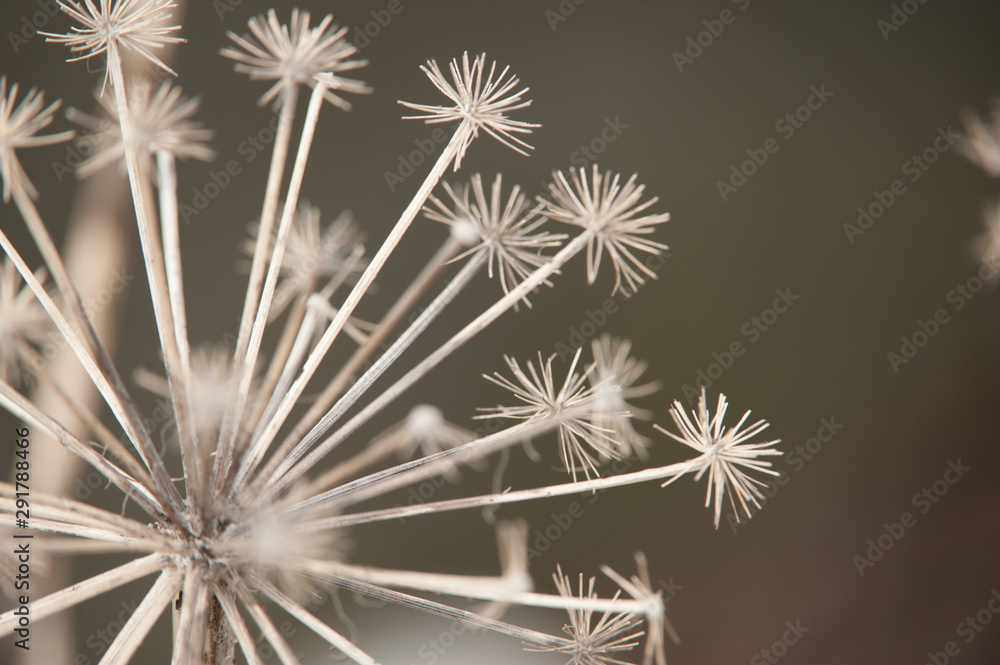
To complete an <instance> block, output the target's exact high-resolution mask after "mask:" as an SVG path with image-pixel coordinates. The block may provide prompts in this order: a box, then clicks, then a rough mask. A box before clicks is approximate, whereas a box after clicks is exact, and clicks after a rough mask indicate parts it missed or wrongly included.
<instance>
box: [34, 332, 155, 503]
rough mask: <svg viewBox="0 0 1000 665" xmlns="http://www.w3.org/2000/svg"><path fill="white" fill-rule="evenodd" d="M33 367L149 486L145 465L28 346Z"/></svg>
mask: <svg viewBox="0 0 1000 665" xmlns="http://www.w3.org/2000/svg"><path fill="white" fill-rule="evenodd" d="M25 351H26V353H27V354H28V356H29V358H31V362H32V365H33V367H34V368H35V377H36V378H37V379H38V381H39V383H40V385H43V386H45V387H46V388H47V389H48V390H50V391H51V392H52V394H53V395H55V396H56V397H57V398H58V399H59V400H61V401H62V403H63V404H64V405H65V406H66V408H67V409H69V411H70V412H71V413H72V414H73V415H74V416H76V417H77V418H79V419H80V421H81V422H82V423H83V424H84V425H85V426H86V427H87V428H88V429H89V430H90V432H92V433H93V434H94V436H96V437H97V440H98V441H99V442H100V444H101V445H102V446H104V448H105V450H110V451H111V453H112V454H113V455H114V456H115V458H116V459H118V461H120V462H121V463H122V465H123V466H124V467H125V469H126V470H127V471H128V472H129V473H130V474H132V476H133V477H135V479H136V480H138V481H139V482H140V483H142V484H144V485H146V486H151V485H152V483H153V481H152V478H150V477H149V473H148V472H147V471H146V469H145V467H143V466H142V464H140V463H139V461H138V460H136V458H135V457H133V455H132V454H131V453H130V452H129V450H128V448H126V447H125V445H124V444H123V443H122V442H121V441H119V440H118V438H117V437H116V436H115V435H114V434H112V433H111V430H109V429H108V428H107V427H105V425H104V423H102V422H101V420H100V418H98V417H97V416H96V415H95V414H94V412H93V411H91V410H90V409H89V408H88V407H87V405H86V404H81V403H80V402H79V401H78V400H77V399H76V398H74V397H73V396H72V395H68V394H67V393H66V391H65V390H63V389H62V386H60V385H59V384H58V383H57V382H56V380H55V379H54V378H53V377H52V373H51V372H49V368H48V365H47V364H45V362H44V361H43V359H42V357H41V356H39V355H38V354H37V353H36V352H35V351H34V350H33V349H31V348H30V347H29V348H27V349H25Z"/></svg>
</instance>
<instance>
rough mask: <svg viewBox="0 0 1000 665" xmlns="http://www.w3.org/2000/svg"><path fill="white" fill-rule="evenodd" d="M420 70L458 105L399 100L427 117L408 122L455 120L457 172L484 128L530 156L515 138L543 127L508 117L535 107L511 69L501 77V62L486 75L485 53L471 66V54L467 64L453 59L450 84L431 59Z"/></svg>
mask: <svg viewBox="0 0 1000 665" xmlns="http://www.w3.org/2000/svg"><path fill="white" fill-rule="evenodd" d="M420 69H422V70H423V71H424V73H425V74H427V78H429V79H430V80H431V83H433V84H434V86H435V87H436V88H437V89H438V90H440V91H441V92H442V93H444V95H445V96H446V97H448V99H450V100H451V101H452V102H454V104H455V105H454V106H437V105H433V104H412V103H410V102H403V101H401V102H399V103H400V104H402V105H403V106H405V107H407V108H410V109H413V110H414V111H418V112H420V113H421V114H422V115H411V116H404V118H405V119H407V120H423V121H424V122H426V123H428V124H431V123H439V122H454V121H458V122H459V123H460V124H459V128H458V130H457V132H456V136H455V139H453V140H454V141H457V142H458V153H457V155H456V157H455V170H456V171H457V170H458V169H459V167H460V166H461V164H462V158H463V157H464V156H465V151H466V150H468V148H469V146H470V145H471V144H472V142H473V140H475V138H476V137H477V136H478V135H479V130H480V129H482V130H483V131H485V132H486V133H487V134H489V135H490V136H492V137H493V138H495V139H496V140H497V141H500V143H503V144H504V145H505V146H507V147H508V148H510V149H511V150H513V151H514V152H517V153H519V154H522V155H527V154H528V152H527V151H528V150H531V149H532V147H531V146H530V145H528V144H527V143H525V142H524V141H523V140H521V139H520V138H518V137H517V136H515V134H530V133H531V131H532V130H534V129H536V128H538V127H540V125H536V124H534V123H530V122H523V121H520V120H511V119H510V118H508V117H507V114H508V113H510V112H511V111H516V110H518V109H523V108H525V107H528V106H530V105H531V100H530V99H523V97H524V95H525V94H526V93H527V92H528V88H522V89H521V90H516V88H517V86H518V84H519V83H520V81H519V80H518V79H517V77H515V76H513V75H511V76H510V77H509V78H508V77H507V72H508V70H509V69H510V68H509V67H504V68H503V70H501V72H500V73H499V74H497V71H496V70H497V63H496V62H492V63H490V70H489V73H486V74H485V80H484V72H485V71H486V54H485V53H483V54H480V55H479V56H477V57H476V58H475V59H473V60H472V62H471V64H470V62H469V53H468V52H465V53H463V54H462V64H461V66H460V65H459V63H458V60H457V59H455V60H452V61H451V63H450V64H449V66H448V69H449V71H450V72H451V81H450V82H449V81H448V78H447V77H446V76H445V75H444V73H443V72H442V71H441V68H440V67H439V66H438V64H437V61H435V60H428V61H427V64H426V65H424V66H421V67H420Z"/></svg>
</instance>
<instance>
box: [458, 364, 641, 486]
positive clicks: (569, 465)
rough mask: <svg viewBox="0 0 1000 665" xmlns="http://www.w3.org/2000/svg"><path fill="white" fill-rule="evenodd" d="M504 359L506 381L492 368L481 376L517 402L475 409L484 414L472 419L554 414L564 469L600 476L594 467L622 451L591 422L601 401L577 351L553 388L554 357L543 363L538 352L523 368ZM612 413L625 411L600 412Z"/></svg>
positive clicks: (523, 418)
mask: <svg viewBox="0 0 1000 665" xmlns="http://www.w3.org/2000/svg"><path fill="white" fill-rule="evenodd" d="M504 360H505V361H506V362H507V367H508V368H510V371H511V373H512V374H513V375H514V378H513V379H509V378H507V377H505V376H502V375H501V374H499V373H497V372H494V373H493V375H492V376H486V379H488V380H489V381H492V382H493V383H495V384H497V385H498V386H500V387H502V388H506V389H507V390H509V391H510V392H512V393H513V394H514V396H515V397H517V399H518V400H520V401H521V402H522V404H521V405H519V406H498V407H493V408H488V409H480V411H482V412H483V414H482V415H480V416H477V418H494V417H499V418H513V419H516V420H531V419H542V418H554V419H555V420H556V421H557V422H558V431H559V457H560V459H561V460H562V463H563V467H565V469H566V471H567V472H569V473H571V474H572V475H573V480H574V481H575V480H576V474H577V472H579V471H583V473H584V475H585V476H586V477H587V478H588V479H589V478H590V477H591V474H594V475H595V476H599V475H600V474H599V473H598V472H597V467H598V465H600V464H601V463H602V462H604V461H607V460H611V459H621V457H622V455H621V453H620V452H619V450H618V447H617V446H616V445H615V442H614V441H613V439H612V438H611V435H612V434H613V431H612V430H608V429H605V428H603V427H600V426H598V425H596V424H595V423H594V422H593V419H594V415H595V413H596V410H597V409H598V408H601V407H602V406H604V405H603V404H600V403H598V402H597V401H596V399H595V395H594V390H593V389H592V388H588V387H587V371H582V372H581V371H577V363H578V362H579V360H580V350H577V352H576V355H574V356H573V361H572V362H571V363H570V366H569V370H568V371H567V373H566V379H565V380H564V381H563V383H562V385H561V386H559V388H556V382H555V376H554V372H553V370H552V361H553V360H555V356H554V355H553V356H549V358H548V359H547V360H544V361H543V360H542V357H541V354H539V356H538V369H536V368H535V364H534V363H533V362H532V361H530V360H529V361H528V362H527V364H526V367H527V372H525V371H524V370H522V369H521V365H520V364H519V363H518V362H517V361H516V360H514V359H513V358H510V357H507V356H505V357H504ZM612 415H613V416H616V417H617V416H620V417H627V415H628V414H627V413H626V412H620V413H615V414H604V415H603V416H602V417H604V418H607V417H611V416H612Z"/></svg>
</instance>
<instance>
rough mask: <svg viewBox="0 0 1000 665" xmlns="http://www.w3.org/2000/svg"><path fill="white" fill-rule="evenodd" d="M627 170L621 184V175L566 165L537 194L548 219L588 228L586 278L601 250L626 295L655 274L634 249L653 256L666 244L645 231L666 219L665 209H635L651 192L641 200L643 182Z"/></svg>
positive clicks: (589, 278)
mask: <svg viewBox="0 0 1000 665" xmlns="http://www.w3.org/2000/svg"><path fill="white" fill-rule="evenodd" d="M637 177H638V176H637V175H635V174H633V175H632V177H630V178H629V179H628V180H627V181H625V183H621V176H620V175H619V174H617V173H611V172H610V171H607V172H605V173H603V174H602V173H601V172H600V170H599V169H598V167H597V164H594V166H593V169H592V171H591V175H590V177H589V178H588V177H587V170H586V169H577V168H571V169H570V170H569V176H568V177H567V175H566V173H565V172H563V171H557V172H556V173H555V174H554V181H553V182H552V183H551V184H550V185H549V198H545V197H539V201H541V203H542V205H543V210H542V212H543V214H545V215H546V216H547V217H549V218H550V219H553V220H556V221H559V222H565V223H567V224H572V225H574V226H580V227H583V228H585V229H588V230H590V231H591V232H592V234H593V235H591V236H590V237H589V239H588V242H587V281H588V282H589V283H591V284H593V283H594V280H596V279H597V272H598V270H599V269H600V266H601V259H602V258H603V255H604V254H605V253H607V255H608V257H609V259H610V261H611V265H612V266H614V269H615V288H614V291H613V293H617V292H619V291H621V292H622V293H624V294H626V295H628V294H632V293H635V292H636V290H637V289H638V288H639V286H640V285H642V284H644V283H645V281H646V279H645V278H646V277H651V278H653V279H656V273H655V272H654V271H653V270H652V269H651V268H649V266H647V265H646V264H645V263H644V262H643V261H642V259H641V257H640V256H639V255H638V253H639V252H644V253H647V254H653V255H659V254H660V253H661V252H662V251H664V250H665V249H667V246H666V245H664V244H662V243H659V242H656V241H654V240H650V239H649V238H646V237H645V236H647V235H649V234H651V233H653V231H654V230H655V228H656V225H657V224H662V223H663V222H666V221H667V220H669V219H670V215H669V214H667V213H660V214H644V215H643V214H641V213H643V212H644V211H645V210H647V209H648V208H649V207H650V206H652V205H653V204H654V203H656V202H657V200H658V198H657V197H653V198H651V199H647V200H646V201H643V200H642V195H643V192H644V191H645V189H646V188H645V186H644V185H637V184H636V179H637Z"/></svg>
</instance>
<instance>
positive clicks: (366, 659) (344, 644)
mask: <svg viewBox="0 0 1000 665" xmlns="http://www.w3.org/2000/svg"><path fill="white" fill-rule="evenodd" d="M250 580H251V581H252V583H253V585H254V586H256V587H257V588H258V589H260V590H261V591H262V592H263V593H264V595H265V596H267V597H268V598H270V599H271V600H273V601H274V602H275V603H276V604H277V605H278V606H279V607H281V608H282V609H284V610H285V611H286V612H288V613H289V614H291V615H292V616H293V617H295V618H296V619H298V620H299V621H301V622H302V624H303V625H304V626H306V627H307V628H309V629H310V630H312V631H313V632H314V633H316V634H317V635H319V636H320V637H322V638H323V639H324V640H326V641H327V642H328V643H329V644H330V645H331V646H332V647H334V648H336V649H339V650H340V651H342V652H343V653H344V655H345V656H347V657H348V658H350V659H351V660H353V661H354V662H355V663H360V664H361V665H378V663H377V662H376V661H375V659H374V658H372V657H371V656H369V655H368V654H366V653H365V652H364V651H362V650H361V649H359V648H358V647H356V646H354V644H353V643H351V641H350V640H348V639H347V638H346V637H344V636H343V635H341V634H340V633H338V632H337V631H335V630H334V629H332V628H330V627H329V626H327V625H326V624H325V623H323V622H322V621H320V620H319V619H317V618H316V617H315V616H314V615H313V614H311V613H310V612H308V611H307V610H306V609H305V608H304V607H302V606H301V605H299V604H298V603H296V602H295V601H294V600H292V599H291V598H289V597H288V596H286V595H285V594H283V593H281V592H280V591H278V589H276V588H275V587H274V586H273V585H272V584H270V583H269V582H268V581H267V580H265V579H263V578H261V577H260V576H258V575H251V576H250Z"/></svg>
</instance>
